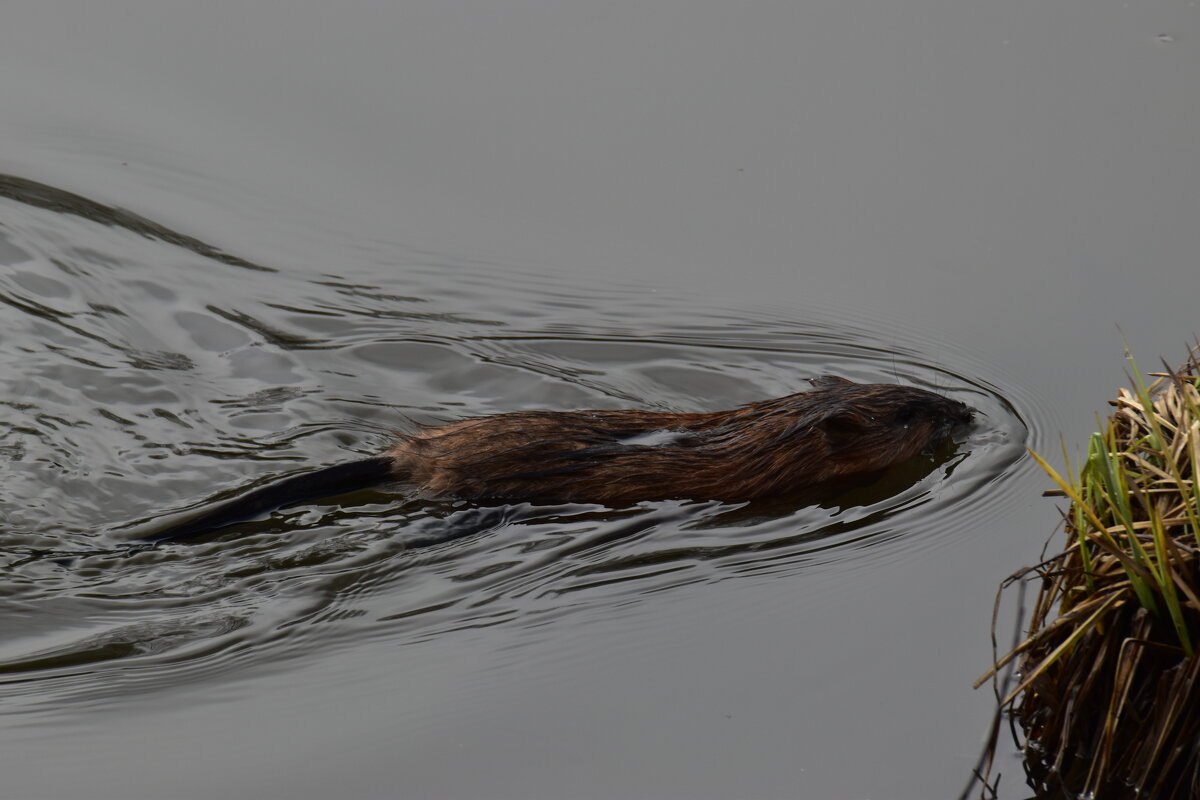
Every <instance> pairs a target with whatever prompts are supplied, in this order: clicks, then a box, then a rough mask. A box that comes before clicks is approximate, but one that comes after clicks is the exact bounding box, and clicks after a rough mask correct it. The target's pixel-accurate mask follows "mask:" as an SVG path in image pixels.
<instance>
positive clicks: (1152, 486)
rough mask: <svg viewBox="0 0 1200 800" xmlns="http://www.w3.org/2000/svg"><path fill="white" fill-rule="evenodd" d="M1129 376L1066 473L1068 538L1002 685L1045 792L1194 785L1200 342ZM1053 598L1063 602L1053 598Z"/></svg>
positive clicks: (1156, 793) (1199, 728)
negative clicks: (1172, 364) (1176, 360)
mask: <svg viewBox="0 0 1200 800" xmlns="http://www.w3.org/2000/svg"><path fill="white" fill-rule="evenodd" d="M1129 364H1130V367H1131V370H1132V373H1133V376H1134V377H1133V382H1134V385H1135V390H1134V391H1132V392H1131V391H1129V390H1126V389H1122V390H1121V391H1120V393H1119V395H1118V397H1117V400H1116V401H1115V402H1114V403H1113V405H1114V406H1115V407H1116V411H1115V412H1114V413H1113V415H1112V416H1111V417H1110V418H1109V420H1108V422H1107V424H1105V425H1104V426H1103V427H1104V429H1103V432H1101V433H1096V434H1093V435H1092V438H1091V441H1090V442H1089V445H1088V455H1087V460H1086V462H1085V463H1084V464H1083V465H1082V468H1081V469H1080V470H1079V471H1078V473H1076V471H1075V470H1074V469H1073V468H1072V467H1071V465H1070V463H1069V460H1068V463H1067V470H1066V472H1067V477H1064V476H1063V475H1060V474H1059V473H1058V472H1057V471H1055V470H1054V468H1053V467H1051V466H1050V465H1049V464H1048V463H1047V462H1046V461H1045V460H1044V459H1043V458H1041V457H1040V456H1038V455H1036V454H1034V458H1035V459H1036V460H1037V461H1038V463H1039V464H1041V466H1042V468H1043V469H1045V470H1046V472H1047V473H1048V474H1049V475H1050V477H1051V478H1052V479H1053V480H1054V482H1055V483H1057V484H1058V487H1059V489H1060V492H1058V493H1059V494H1062V495H1065V496H1066V497H1067V498H1068V499H1069V500H1070V501H1071V505H1070V508H1069V509H1068V511H1067V513H1066V514H1065V527H1066V531H1067V534H1068V536H1069V541H1068V546H1067V548H1066V549H1065V550H1064V551H1063V552H1061V553H1059V554H1058V555H1056V556H1054V557H1053V558H1051V559H1050V560H1048V561H1045V562H1043V563H1042V564H1040V565H1038V566H1037V567H1033V568H1031V569H1028V570H1023V571H1022V572H1021V573H1018V575H1017V576H1014V578H1017V579H1032V578H1038V579H1040V581H1041V591H1040V593H1039V595H1038V598H1037V601H1036V604H1035V606H1034V609H1033V618H1032V621H1031V625H1030V630H1029V637H1028V638H1027V639H1026V640H1025V641H1024V642H1022V643H1021V644H1020V645H1018V646H1017V647H1016V649H1015V650H1013V651H1012V652H1011V653H1010V654H1009V655H1007V656H1005V657H1004V658H1003V659H1001V660H1000V662H999V663H998V664H997V665H996V668H995V669H999V668H1000V667H1003V666H1004V665H1005V664H1006V663H1008V662H1009V661H1011V660H1013V659H1014V658H1017V659H1019V662H1018V663H1019V668H1020V673H1021V680H1020V684H1019V685H1018V686H1017V687H1016V688H1015V689H1014V690H1013V691H1012V692H1011V693H1010V694H1009V695H1008V696H1007V697H1005V698H1004V699H1003V701H1002V704H1003V705H1004V706H1007V707H1009V708H1010V709H1012V711H1013V712H1014V714H1015V716H1016V718H1017V720H1018V722H1019V723H1020V725H1021V727H1022V729H1023V730H1024V733H1025V737H1026V743H1025V758H1026V767H1027V770H1028V771H1029V775H1030V778H1031V780H1032V781H1033V782H1034V785H1035V786H1036V787H1037V788H1038V789H1039V790H1040V793H1045V796H1060V795H1066V796H1071V797H1076V796H1095V797H1104V798H1107V797H1114V796H1116V797H1122V796H1131V797H1132V796H1134V795H1138V796H1143V797H1145V796H1149V797H1163V798H1167V797H1198V796H1200V766H1198V765H1200V714H1197V713H1196V709H1198V708H1200V657H1198V656H1197V654H1196V647H1197V644H1198V643H1200V598H1198V595H1200V511H1198V509H1197V497H1198V491H1197V485H1196V480H1197V476H1198V475H1200V470H1198V469H1197V467H1198V465H1200V391H1198V387H1200V343H1198V344H1197V346H1196V347H1194V348H1193V349H1192V351H1191V353H1190V356H1189V359H1188V362H1187V363H1186V364H1184V365H1183V367H1181V368H1180V369H1179V370H1177V371H1171V370H1168V372H1167V373H1165V374H1161V375H1159V376H1158V379H1157V380H1156V381H1155V382H1154V383H1153V384H1151V385H1150V386H1147V385H1146V384H1145V382H1144V381H1143V379H1142V378H1141V377H1140V372H1139V371H1138V369H1137V365H1136V364H1135V363H1134V362H1133V359H1132V358H1130V359H1129ZM1056 611H1057V616H1055V612H1056Z"/></svg>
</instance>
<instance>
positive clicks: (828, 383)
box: [808, 375, 854, 389]
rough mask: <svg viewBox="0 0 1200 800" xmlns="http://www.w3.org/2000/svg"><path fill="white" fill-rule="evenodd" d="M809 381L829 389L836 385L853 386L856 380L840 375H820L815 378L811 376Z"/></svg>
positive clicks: (820, 387)
mask: <svg viewBox="0 0 1200 800" xmlns="http://www.w3.org/2000/svg"><path fill="white" fill-rule="evenodd" d="M808 382H809V383H811V384H812V385H813V386H816V387H817V388H818V389H829V388H832V387H834V386H853V385H854V381H850V380H846V379H845V378H843V377H841V376H840V375H818V376H817V377H815V378H809V379H808Z"/></svg>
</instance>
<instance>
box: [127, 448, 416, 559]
mask: <svg viewBox="0 0 1200 800" xmlns="http://www.w3.org/2000/svg"><path fill="white" fill-rule="evenodd" d="M392 464H393V462H392V459H391V458H390V457H388V456H376V457H374V458H364V459H361V460H358V461H349V462H347V463H345V464H336V465H334V466H332V467H326V468H324V469H319V470H316V471H315V472H305V473H303V474H301V475H294V476H292V477H290V478H283V479H282V480H279V481H276V482H274V483H271V484H268V485H266V486H263V487H260V488H258V489H254V490H253V491H250V492H247V493H246V494H243V495H242V496H240V497H235V498H233V499H232V500H227V501H226V502H224V503H221V504H219V505H217V506H216V507H215V508H211V509H209V510H207V511H203V512H201V513H200V514H199V515H197V516H194V517H191V518H190V519H185V520H183V521H182V522H179V523H173V524H168V525H167V527H165V528H162V529H160V530H157V531H154V532H152V533H148V534H143V535H141V536H139V537H138V539H140V540H142V541H145V542H178V541H186V540H188V539H196V538H198V537H200V536H203V535H204V534H206V533H209V532H211V531H215V530H217V529H218V528H224V527H225V526H227V525H233V524H235V523H238V522H246V521H247V520H251V519H254V518H255V517H257V516H259V515H261V514H265V513H266V512H268V511H274V510H275V509H277V508H283V507H284V506H290V505H295V504H296V503H302V502H305V501H307V500H319V499H321V498H323V497H333V496H335V495H339V494H345V493H346V492H352V491H354V490H356V489H366V488H369V487H371V486H378V485H379V484H381V483H385V482H386V481H388V480H389V479H391V478H394V477H395V473H394V471H393V468H392Z"/></svg>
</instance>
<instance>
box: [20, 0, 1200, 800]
mask: <svg viewBox="0 0 1200 800" xmlns="http://www.w3.org/2000/svg"><path fill="white" fill-rule="evenodd" d="M1197 13H1200V12H1198V11H1197V9H1196V7H1195V6H1194V4H1189V3H1183V2H1181V3H1150V4H1122V3H1100V4H1096V3H1091V2H1090V3H1076V2H1067V3H1061V4H1057V5H1053V6H1046V5H1044V4H1036V3H1016V4H1006V5H997V4H994V3H992V4H985V3H970V4H962V3H958V4H945V3H933V2H904V3H868V4H846V3H806V4H770V3H762V4H750V5H737V6H728V5H724V4H717V3H656V4H632V3H630V4H622V3H609V4H603V5H597V4H583V3H578V4H543V3H518V2H502V3H488V4H484V3H403V4H398V5H377V4H371V3H354V2H352V3H343V4H340V5H338V6H336V7H333V6H328V5H315V4H312V5H309V6H308V7H305V5H304V4H300V3H296V4H288V5H287V6H286V7H284V6H276V5H273V4H266V3H262V4H253V5H250V6H247V5H245V4H241V3H227V2H216V3H209V4H206V5H204V6H195V7H192V6H186V7H185V6H181V5H179V6H177V5H172V4H165V5H164V4H161V3H148V2H145V1H144V0H119V1H118V2H109V3H104V4H85V3H77V2H66V3H61V4H53V5H52V4H44V3H25V2H17V3H12V4H9V6H7V7H6V9H5V12H4V18H5V19H4V25H3V27H2V29H0V67H2V69H0V108H2V109H3V112H4V113H3V114H0V142H3V145H2V146H0V302H2V303H3V305H2V306H0V345H2V346H0V386H2V387H3V389H2V393H0V471H2V473H3V479H2V480H0V564H2V565H3V568H2V570H0V575H2V576H3V577H2V578H0V772H2V774H3V779H2V782H3V791H2V792H0V794H3V796H4V797H6V798H7V797H13V798H17V799H18V800H23V799H25V798H29V799H30V800H37V799H38V798H55V800H61V798H64V797H88V798H132V799H134V800H136V799H137V798H163V797H168V798H176V797H177V798H193V797H195V798H200V797H203V798H211V797H256V798H273V797H288V798H289V799H290V800H300V799H302V798H325V797H330V796H334V795H337V796H345V797H363V798H374V797H381V798H382V797H421V798H426V797H428V798H466V797H488V798H505V797H513V798H517V797H520V798H542V797H545V798H552V797H553V798H559V797H569V798H624V797H655V798H657V797H663V798H667V797H679V798H683V797H687V798H730V797H754V798H776V797H780V798H782V797H802V798H815V799H817V800H836V799H837V798H930V797H952V796H954V795H955V794H956V793H957V792H958V790H959V788H960V787H961V786H962V785H963V783H965V781H966V779H967V776H968V774H969V771H970V769H971V767H972V765H973V763H974V759H975V757H976V755H977V754H978V751H979V749H980V747H981V746H982V743H983V739H984V736H985V734H986V729H987V724H988V719H989V714H990V710H991V698H990V695H989V694H988V692H987V691H986V690H981V691H978V692H975V691H972V690H971V688H970V685H971V683H972V681H973V680H974V679H975V678H976V677H977V676H978V675H979V674H980V673H981V672H982V671H983V670H984V669H985V668H986V667H987V665H988V664H989V662H990V658H991V649H990V640H989V634H988V627H989V625H990V621H991V613H992V601H993V595H994V591H995V587H996V586H997V585H998V583H999V582H1000V580H1001V579H1002V578H1003V577H1004V576H1006V575H1008V574H1009V573H1011V572H1013V571H1015V570H1016V569H1017V568H1019V567H1021V566H1023V565H1026V564H1029V563H1032V562H1034V561H1036V560H1037V559H1038V557H1039V553H1040V550H1041V546H1042V544H1043V542H1044V541H1045V540H1046V539H1047V538H1049V537H1051V536H1052V531H1053V529H1054V527H1055V525H1056V523H1057V511H1056V508H1055V503H1054V502H1053V501H1051V500H1046V499H1043V498H1042V497H1041V496H1040V495H1041V492H1042V490H1043V489H1045V488H1046V487H1047V483H1048V482H1047V479H1046V478H1045V477H1044V476H1042V475H1041V474H1040V473H1039V472H1038V471H1037V470H1036V468H1035V467H1034V466H1033V465H1032V463H1031V461H1030V460H1029V459H1028V457H1027V456H1026V454H1025V448H1026V447H1033V448H1035V449H1038V450H1039V451H1042V452H1044V453H1046V454H1047V455H1049V456H1050V457H1051V459H1052V460H1057V454H1058V453H1059V451H1060V449H1061V448H1060V435H1061V436H1064V437H1065V439H1066V441H1067V442H1068V448H1069V449H1071V448H1075V447H1077V446H1078V444H1079V443H1081V442H1082V441H1083V440H1084V437H1085V436H1086V434H1087V432H1088V431H1089V430H1090V429H1091V427H1092V426H1093V425H1094V415H1095V413H1096V412H1103V410H1104V403H1105V401H1106V400H1107V399H1108V398H1109V397H1110V396H1112V395H1113V393H1114V391H1115V388H1116V387H1117V386H1118V385H1120V384H1121V383H1122V382H1123V381H1124V377H1123V369H1124V364H1123V362H1122V359H1121V346H1122V345H1121V342H1122V339H1121V334H1122V333H1123V334H1124V336H1125V337H1126V338H1127V339H1128V340H1129V342H1130V343H1131V344H1132V346H1133V347H1134V350H1135V352H1136V353H1137V354H1138V355H1139V357H1140V358H1141V359H1142V361H1143V363H1144V365H1145V366H1148V367H1152V366H1154V365H1155V363H1156V358H1157V357H1159V356H1163V357H1166V358H1167V359H1168V360H1178V359H1179V358H1181V357H1182V356H1183V355H1184V345H1185V343H1186V342H1187V341H1188V340H1189V339H1190V338H1191V337H1192V336H1193V335H1194V334H1195V333H1196V332H1197V324H1196V322H1195V318H1196V317H1195V311H1194V307H1195V298H1196V297H1197V296H1200V292H1198V291H1197V290H1198V289H1200V270H1198V269H1197V262H1196V253H1197V252H1200V247H1198V245H1200V234H1198V233H1197V230H1198V229H1197V226H1196V224H1195V222H1196V219H1197V212H1198V211H1200V203H1198V202H1197V200H1198V199H1200V198H1198V191H1197V186H1200V181H1198V180H1197V179H1198V178H1200V175H1198V174H1197V173H1198V172H1200V168H1198V166H1197V163H1198V162H1197V159H1196V158H1195V152H1194V150H1195V147H1194V142H1195V135H1194V134H1195V131H1196V130H1197V128H1198V125H1197V123H1198V122H1200V119H1198V118H1197V107H1196V104H1195V102H1194V98H1195V77H1196V75H1197V74H1198V73H1197V67H1198V64H1197V51H1196V48H1195V42H1196V41H1198V40H1197V38H1196V36H1197V33H1198V30H1197V27H1198V26H1197V16H1196V15H1197ZM1118 326H1119V329H1120V330H1119V331H1118ZM821 374H839V375H844V376H845V377H848V378H851V379H854V380H862V381H896V382H901V383H908V384H914V385H918V386H922V387H924V388H929V389H934V390H937V391H940V392H943V393H945V394H947V395H950V396H952V397H955V398H958V399H961V400H963V401H964V402H967V403H970V404H971V405H973V406H975V407H976V408H978V409H979V410H980V411H981V412H983V415H982V416H981V417H980V421H979V423H978V424H977V425H976V426H975V428H974V429H972V430H971V431H970V432H969V434H967V435H966V436H965V437H964V438H963V440H962V441H961V442H960V444H959V446H958V447H957V449H956V450H955V451H954V452H953V453H952V454H945V457H944V458H940V459H937V460H931V461H928V462H927V463H923V464H918V465H914V466H913V468H912V469H911V470H908V471H903V472H902V473H901V474H894V475H891V476H890V477H889V482H888V483H886V484H884V485H883V486H881V487H875V489H874V490H869V491H866V492H864V493H860V494H857V495H850V496H843V497H840V498H837V499H834V500H831V501H830V502H828V503H825V504H819V505H790V506H789V505H787V504H779V505H775V506H773V507H770V508H749V509H747V508H742V507H740V506H738V505H736V504H728V505H727V504H718V503H695V502H662V503H649V504H644V505H641V506H637V507H634V508H630V509H617V510H612V509H604V508H601V507H598V506H561V507H560V506H555V507H533V506H527V505H515V506H509V507H501V508H495V509H479V508H473V507H471V506H468V505H460V504H454V503H445V502H443V503H430V502H425V501H420V500H419V499H416V498H412V497H408V496H405V495H404V494H403V493H396V492H388V491H377V492H376V491H372V492H362V493H356V494H354V495H349V496H347V497H344V498H340V499H339V500H338V501H336V502H327V503H312V504H305V505H300V506H295V507H292V508H289V509H285V510H283V511H280V512H278V513H277V514H274V515H272V516H271V517H270V518H268V519H265V520H260V521H257V522H252V523H248V524H247V525H245V526H242V527H240V528H239V529H238V530H237V531H233V532H230V533H228V534H225V535H222V536H218V537H214V538H212V539H208V540H205V541H202V542H199V543H196V544H194V545H172V546H165V547H160V548H157V549H155V550H152V551H148V552H142V553H139V554H136V555H132V556H130V555H128V554H127V553H123V552H122V551H121V550H120V548H119V544H120V542H121V540H122V536H123V535H124V533H125V531H127V529H128V527H129V526H131V525H137V524H139V523H142V522H145V521H147V520H152V519H155V518H157V517H158V516H159V515H161V514H164V513H168V512H175V511H183V510H187V509H190V508H198V507H202V506H204V505H205V504H207V503H209V502H212V501H213V500H214V499H216V498H217V497H219V496H221V495H222V493H225V492H230V491H235V490H237V489H240V488H242V487H245V486H249V485H252V484H254V483H255V482H257V481H260V480H266V479H268V478H269V477H271V476H274V475H279V474H284V473H291V472H294V471H302V470H304V469H307V468H311V467H313V466H317V465H325V464H333V463H337V462H339V461H344V460H349V459H352V458H356V457H360V456H362V455H367V454H373V453H375V452H377V451H378V450H379V449H381V448H382V447H384V446H385V445H386V443H387V442H388V441H389V440H390V439H391V438H392V437H393V436H394V434H395V432H397V431H403V430H410V429H411V428H412V426H414V425H417V424H423V423H431V422H438V421H442V420H448V419H453V418H456V417H460V416H464V415H472V414H486V413H495V412H502V411H510V410H518V409H530V408H555V409H570V408H623V407H650V408H660V409H669V410H678V411H701V410H712V409H718V408H727V407H732V406H735V405H737V404H739V403H744V402H749V401H752V400H757V399H762V398H765V397H771V396H778V395H782V394H786V393H790V392H794V391H799V390H802V389H803V388H805V387H806V385H807V384H806V379H807V378H809V377H813V376H817V375H821ZM426 541H436V542H437V543H436V544H432V545H429V546H424V547H414V546H412V545H413V544H414V543H418V542H426ZM64 553H71V554H73V555H71V556H70V557H64V556H63V555H62V554H64ZM47 554H50V555H47ZM1003 624H1004V626H1005V629H1006V630H1007V628H1008V627H1009V626H1010V625H1011V622H1010V621H1008V620H1007V619H1006V620H1005V621H1004V622H1003ZM1001 768H1002V771H1004V773H1005V776H1006V777H1005V779H1004V781H1003V782H1002V784H1001V796H1002V797H1022V796H1024V794H1023V792H1022V789H1021V781H1020V776H1019V765H1018V764H1017V763H1016V762H1015V761H1014V760H1013V759H1012V758H1011V748H1009V749H1008V750H1006V751H1005V753H1004V759H1003V760H1002V764H1001Z"/></svg>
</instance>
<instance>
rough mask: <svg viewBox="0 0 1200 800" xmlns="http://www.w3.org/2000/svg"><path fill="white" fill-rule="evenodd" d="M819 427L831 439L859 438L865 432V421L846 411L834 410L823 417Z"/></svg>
mask: <svg viewBox="0 0 1200 800" xmlns="http://www.w3.org/2000/svg"><path fill="white" fill-rule="evenodd" d="M817 425H818V427H820V428H821V430H823V431H825V433H826V434H827V435H828V436H829V437H830V438H831V439H838V438H840V437H845V436H859V435H861V434H862V432H863V419H862V417H861V416H860V415H858V414H856V413H854V412H853V411H848V410H846V409H834V410H833V411H830V412H829V413H828V414H826V415H825V416H823V417H821V419H820V421H819V422H818V423H817Z"/></svg>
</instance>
